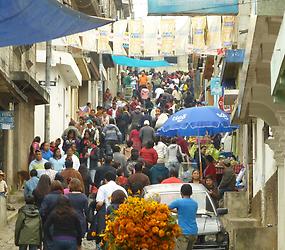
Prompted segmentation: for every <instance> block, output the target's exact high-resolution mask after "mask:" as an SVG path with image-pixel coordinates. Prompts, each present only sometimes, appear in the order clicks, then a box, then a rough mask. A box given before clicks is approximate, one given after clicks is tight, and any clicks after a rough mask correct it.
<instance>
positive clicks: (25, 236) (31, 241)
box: [15, 204, 42, 246]
mask: <svg viewBox="0 0 285 250" xmlns="http://www.w3.org/2000/svg"><path fill="white" fill-rule="evenodd" d="M41 241H42V221H41V216H40V213H39V210H38V208H37V206H36V205H32V204H31V205H30V204H29V205H25V206H23V207H21V208H20V209H19V212H18V218H17V221H16V226H15V245H16V246H19V245H37V246H39V245H40V244H41Z"/></svg>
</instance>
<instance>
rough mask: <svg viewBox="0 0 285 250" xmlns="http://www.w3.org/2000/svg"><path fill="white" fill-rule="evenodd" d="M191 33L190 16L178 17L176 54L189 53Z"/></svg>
mask: <svg viewBox="0 0 285 250" xmlns="http://www.w3.org/2000/svg"><path fill="white" fill-rule="evenodd" d="M189 34H190V17H176V24H175V43H174V44H175V55H177V56H180V55H185V54H187V53H188V44H189Z"/></svg>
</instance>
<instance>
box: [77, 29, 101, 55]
mask: <svg viewBox="0 0 285 250" xmlns="http://www.w3.org/2000/svg"><path fill="white" fill-rule="evenodd" d="M97 36H98V32H97V31H96V30H89V31H86V32H83V33H80V37H81V39H82V49H83V50H87V51H95V52H97V39H96V38H97Z"/></svg>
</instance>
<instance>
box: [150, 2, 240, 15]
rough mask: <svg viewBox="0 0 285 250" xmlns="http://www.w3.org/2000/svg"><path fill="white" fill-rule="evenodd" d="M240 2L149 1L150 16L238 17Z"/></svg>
mask: <svg viewBox="0 0 285 250" xmlns="http://www.w3.org/2000/svg"><path fill="white" fill-rule="evenodd" d="M238 11H239V8H238V0H203V1H202V0H148V14H149V15H157V16H160V15H171V14H173V15H175V14H180V15H181V14H185V15H189V14H207V15H211V14H212V15H237V14H238Z"/></svg>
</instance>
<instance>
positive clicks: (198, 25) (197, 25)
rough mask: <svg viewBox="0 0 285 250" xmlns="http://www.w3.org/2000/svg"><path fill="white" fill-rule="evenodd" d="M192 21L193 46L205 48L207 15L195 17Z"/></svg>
mask: <svg viewBox="0 0 285 250" xmlns="http://www.w3.org/2000/svg"><path fill="white" fill-rule="evenodd" d="M191 21H192V36H193V46H194V48H197V49H204V48H205V45H206V44H205V29H206V17H205V16H201V17H199V16H198V17H193V18H191Z"/></svg>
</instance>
